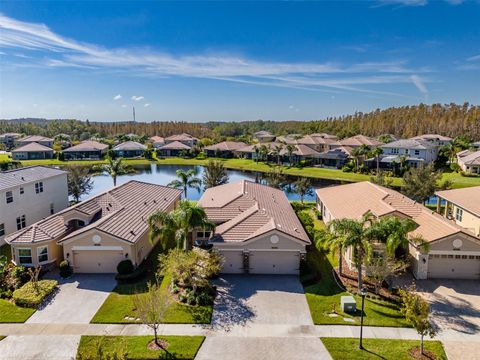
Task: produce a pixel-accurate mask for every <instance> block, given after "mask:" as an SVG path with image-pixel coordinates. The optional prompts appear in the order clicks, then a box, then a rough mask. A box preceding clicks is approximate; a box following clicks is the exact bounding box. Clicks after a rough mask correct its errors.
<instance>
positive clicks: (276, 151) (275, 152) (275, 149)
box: [272, 144, 283, 165]
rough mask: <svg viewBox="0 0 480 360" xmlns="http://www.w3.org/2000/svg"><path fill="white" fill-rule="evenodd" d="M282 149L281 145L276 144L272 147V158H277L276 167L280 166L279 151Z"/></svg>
mask: <svg viewBox="0 0 480 360" xmlns="http://www.w3.org/2000/svg"><path fill="white" fill-rule="evenodd" d="M282 149H283V146H282V144H277V145H275V146H274V147H273V150H272V156H275V157H276V158H277V165H280V157H281V151H282Z"/></svg>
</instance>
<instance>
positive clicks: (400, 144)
mask: <svg viewBox="0 0 480 360" xmlns="http://www.w3.org/2000/svg"><path fill="white" fill-rule="evenodd" d="M380 147H382V148H408V149H419V150H425V149H433V148H435V146H433V145H432V144H431V143H430V142H428V141H427V140H423V139H400V140H396V141H392V142H389V143H388V144H384V145H381V146H380Z"/></svg>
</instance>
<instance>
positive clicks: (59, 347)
mask: <svg viewBox="0 0 480 360" xmlns="http://www.w3.org/2000/svg"><path fill="white" fill-rule="evenodd" d="M79 342H80V336H79V335H78V336H77V335H73V336H72V335H68V336H63V335H62V336H44V335H37V336H32V335H25V336H7V337H6V338H5V339H3V340H2V341H0V360H18V359H22V360H52V359H55V360H73V359H75V357H76V354H77V347H78V344H79Z"/></svg>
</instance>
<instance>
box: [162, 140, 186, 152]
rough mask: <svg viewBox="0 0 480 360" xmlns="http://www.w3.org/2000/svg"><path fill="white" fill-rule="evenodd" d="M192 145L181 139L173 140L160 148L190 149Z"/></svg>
mask: <svg viewBox="0 0 480 360" xmlns="http://www.w3.org/2000/svg"><path fill="white" fill-rule="evenodd" d="M190 149H191V147H190V146H188V145H185V144H184V143H182V142H180V141H173V142H171V143H168V144H166V145H163V146H160V147H159V148H158V150H190Z"/></svg>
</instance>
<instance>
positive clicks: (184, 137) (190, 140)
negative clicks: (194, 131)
mask: <svg viewBox="0 0 480 360" xmlns="http://www.w3.org/2000/svg"><path fill="white" fill-rule="evenodd" d="M198 141H199V140H198V139H197V138H196V137H193V136H192V135H190V134H186V133H183V134H180V135H172V136H169V137H166V138H165V144H166V145H168V144H171V143H174V142H181V143H182V144H185V145H187V146H188V147H189V148H192V147H194V146H195V145H197V143H198Z"/></svg>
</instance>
